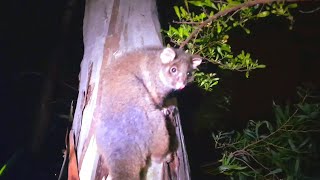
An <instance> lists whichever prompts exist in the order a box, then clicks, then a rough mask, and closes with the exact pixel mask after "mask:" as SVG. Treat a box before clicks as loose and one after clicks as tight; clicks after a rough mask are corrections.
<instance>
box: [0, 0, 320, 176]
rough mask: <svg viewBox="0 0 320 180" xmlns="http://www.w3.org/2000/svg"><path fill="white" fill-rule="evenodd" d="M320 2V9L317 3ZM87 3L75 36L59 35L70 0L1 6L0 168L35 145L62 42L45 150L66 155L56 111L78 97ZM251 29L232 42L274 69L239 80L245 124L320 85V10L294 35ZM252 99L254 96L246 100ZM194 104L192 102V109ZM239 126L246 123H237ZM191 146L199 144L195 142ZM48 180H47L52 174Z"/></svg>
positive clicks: (301, 20) (299, 19) (283, 27)
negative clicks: (299, 89)
mask: <svg viewBox="0 0 320 180" xmlns="http://www.w3.org/2000/svg"><path fill="white" fill-rule="evenodd" d="M316 5H317V7H319V6H320V4H319V3H317V4H316ZM83 6H84V2H83V1H81V3H80V5H79V6H78V8H77V9H76V13H74V20H73V21H72V26H71V28H70V30H69V32H71V33H69V34H68V36H67V37H63V38H61V37H62V36H61V34H62V33H61V29H62V28H61V25H62V22H61V19H62V15H63V12H64V10H65V7H66V5H65V1H64V0H55V1H50V0H46V1H36V0H33V1H32V0H29V1H25V0H10V1H6V2H1V3H0V17H1V19H0V24H1V25H0V62H1V64H0V73H1V75H0V99H1V103H0V117H1V125H0V137H1V141H0V147H1V148H2V150H1V153H0V166H1V165H2V164H4V163H5V162H6V161H7V160H8V158H9V157H10V156H12V154H13V152H15V151H16V150H17V149H18V148H20V147H23V146H24V145H26V144H28V143H29V141H30V138H31V134H32V129H33V127H32V125H33V124H32V122H33V121H34V119H35V117H36V112H37V108H38V107H39V102H40V95H41V92H42V85H43V80H44V79H45V77H46V74H47V71H48V66H49V63H48V62H49V61H50V59H52V57H54V53H55V52H56V49H57V47H59V46H60V44H59V43H61V42H68V43H66V44H65V45H64V47H65V52H66V58H64V60H63V61H60V62H59V65H58V68H57V71H58V73H57V79H56V80H57V82H56V87H55V88H56V91H55V94H54V97H55V100H54V101H53V102H52V104H53V107H54V113H53V117H54V119H55V121H58V122H55V123H53V125H52V126H50V128H49V133H48V141H50V143H51V146H50V145H48V144H46V145H47V146H48V147H47V148H52V147H53V146H52V144H59V145H56V147H55V148H54V149H49V150H48V151H50V150H51V151H50V152H52V153H54V158H57V157H62V153H61V149H62V148H63V142H64V140H63V138H64V135H65V134H64V130H65V129H64V127H66V125H65V122H62V120H61V119H59V118H58V115H57V114H67V113H68V110H69V104H70V102H71V100H76V96H77V93H78V92H77V91H76V90H75V89H77V83H78V72H79V70H80V62H81V59H82V52H83V49H82V48H83V47H82V32H81V28H82V18H83V17H82V16H83V14H82V13H83V8H84V7H83ZM314 8H315V6H313V7H311V6H310V5H305V6H303V9H304V10H312V9H314ZM161 14H162V13H161V12H160V17H163V15H161ZM250 26H251V27H252V34H251V35H250V36H247V35H245V34H244V33H243V32H241V33H239V32H237V33H234V34H233V36H232V37H231V40H230V41H231V43H232V44H234V50H235V51H239V50H241V49H245V50H247V51H249V52H252V54H254V55H255V57H256V58H257V59H259V60H261V62H262V63H265V64H267V65H268V67H270V68H269V69H266V70H260V71H259V72H257V73H253V74H252V76H251V77H252V78H250V79H249V80H248V79H245V78H243V77H244V76H243V75H239V74H235V75H233V78H232V79H233V80H234V83H233V90H234V92H235V95H234V101H235V103H234V105H233V108H234V110H235V112H234V113H235V117H239V121H241V120H244V119H248V118H255V117H259V115H261V114H262V115H265V114H268V113H270V112H269V107H270V102H271V99H272V98H274V97H278V99H279V100H280V101H282V100H283V101H285V100H286V98H290V97H291V95H293V94H294V93H295V87H296V86H297V85H299V84H300V83H301V82H303V81H308V82H314V83H315V84H316V85H318V88H319V85H320V78H319V77H320V76H319V75H320V74H319V69H318V67H319V66H320V60H319V55H318V54H319V52H320V12H319V11H318V12H316V13H314V14H297V16H296V23H295V25H294V30H293V31H289V30H288V24H286V23H283V21H277V20H276V21H274V20H266V21H261V22H260V23H254V24H251V25H250ZM69 42H71V43H69ZM70 86H71V87H73V88H75V89H73V88H70ZM186 94H187V93H186ZM249 95H251V96H253V98H250V99H248V98H245V97H246V96H249ZM192 102H193V101H192V100H190V101H189V104H191V103H192ZM243 102H246V106H247V107H250V108H251V109H250V108H247V109H249V110H248V111H244V110H243V109H241V108H238V107H239V106H240V107H241V106H242V107H243V106H244V105H243ZM257 104H259V105H257ZM187 106H188V105H186V107H187ZM252 112H255V113H252ZM186 116H188V115H186ZM190 116H192V115H190ZM186 121H187V122H188V121H192V120H190V119H187V120H186ZM235 124H241V123H240V122H235ZM60 127H63V128H62V129H61V128H60ZM192 127H193V122H190V123H189V125H188V124H186V127H185V129H186V131H187V132H190V134H191V135H189V136H190V137H191V136H192ZM52 137H56V139H53V138H52ZM186 138H188V135H186ZM191 139H192V138H191ZM195 141H197V139H195ZM188 143H189V144H191V146H192V145H194V144H193V143H192V142H188ZM196 145H197V146H198V147H199V148H198V149H199V150H195V151H193V153H200V154H201V153H202V152H201V149H202V148H203V149H208V147H206V146H205V145H201V144H199V143H198V144H196ZM3 147H4V149H3ZM189 156H190V154H189ZM191 156H193V155H191ZM201 158H203V159H205V157H199V160H198V161H201V160H202V159H201ZM61 160H62V158H61V159H60V161H56V160H48V159H47V162H50V163H57V165H56V167H57V168H58V167H60V164H59V163H61ZM198 161H197V162H195V164H197V163H198ZM29 162H30V161H29ZM44 164H46V163H44ZM42 166H43V162H42ZM42 168H47V169H50V166H49V165H45V166H44V167H42ZM40 169H41V168H40ZM56 172H57V170H56V169H55V170H53V173H56ZM25 173H28V171H26V172H25ZM44 177H46V178H47V179H49V178H48V177H47V176H44ZM50 178H52V177H51V176H50Z"/></svg>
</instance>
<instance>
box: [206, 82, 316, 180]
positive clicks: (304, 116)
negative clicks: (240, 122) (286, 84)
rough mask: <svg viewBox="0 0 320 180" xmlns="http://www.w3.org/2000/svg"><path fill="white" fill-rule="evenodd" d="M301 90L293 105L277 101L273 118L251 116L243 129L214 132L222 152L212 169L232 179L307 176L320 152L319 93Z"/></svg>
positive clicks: (217, 145) (301, 177)
mask: <svg viewBox="0 0 320 180" xmlns="http://www.w3.org/2000/svg"><path fill="white" fill-rule="evenodd" d="M298 94H299V95H300V98H301V102H299V103H298V104H295V105H294V106H289V105H287V106H285V107H280V106H278V105H274V113H275V120H274V121H257V122H255V121H252V120H251V121H249V123H248V126H247V128H246V129H244V130H243V132H234V131H232V132H218V133H216V134H213V139H214V141H215V146H216V148H219V149H222V150H223V155H222V158H221V159H220V160H219V164H220V165H219V166H218V167H217V168H215V167H214V168H213V169H212V171H211V172H212V173H216V174H217V173H222V174H225V175H227V176H230V177H231V179H247V178H248V177H250V178H255V179H304V178H306V174H307V169H309V168H310V169H312V167H311V166H312V165H314V164H315V163H317V161H314V160H315V159H316V158H317V153H319V148H318V147H317V141H316V137H317V136H319V134H320V103H319V102H320V101H319V100H320V95H319V94H314V93H311V92H310V91H308V90H304V89H302V88H300V89H299V91H298ZM272 122H274V123H272Z"/></svg>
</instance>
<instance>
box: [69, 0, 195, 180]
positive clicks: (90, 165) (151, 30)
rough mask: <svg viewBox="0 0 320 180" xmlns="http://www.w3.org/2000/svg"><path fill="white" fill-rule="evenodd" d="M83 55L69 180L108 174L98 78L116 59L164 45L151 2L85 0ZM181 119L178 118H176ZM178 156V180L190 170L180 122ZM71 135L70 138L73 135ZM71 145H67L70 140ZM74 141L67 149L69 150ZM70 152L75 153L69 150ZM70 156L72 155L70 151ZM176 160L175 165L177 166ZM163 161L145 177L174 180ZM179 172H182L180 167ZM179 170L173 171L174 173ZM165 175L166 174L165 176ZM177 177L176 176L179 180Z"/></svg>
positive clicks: (96, 177)
mask: <svg viewBox="0 0 320 180" xmlns="http://www.w3.org/2000/svg"><path fill="white" fill-rule="evenodd" d="M83 36H84V47H85V49H84V57H83V60H82V63H81V72H80V76H79V78H80V86H79V95H78V101H77V106H76V111H75V115H74V122H73V126H72V131H71V132H70V133H71V134H70V137H71V139H73V137H74V140H75V144H74V147H75V149H76V152H77V153H76V159H77V163H75V161H72V159H73V160H74V159H75V157H71V156H70V157H69V179H77V178H79V177H80V179H85V180H86V179H102V178H103V176H105V175H106V174H107V169H103V167H104V166H102V165H101V161H99V155H98V153H97V147H96V143H95V136H94V131H95V129H94V125H95V123H96V122H95V118H94V117H95V116H94V115H95V114H98V113H99V108H96V103H97V102H98V101H99V97H101V95H100V88H99V86H100V84H102V82H103V81H104V79H102V78H100V77H103V76H102V75H103V74H104V72H105V69H106V68H105V67H107V66H108V65H109V64H110V63H112V60H113V59H114V57H115V56H117V55H120V54H123V53H125V52H126V51H130V50H132V49H137V48H143V47H148V46H149V47H150V46H152V47H162V46H163V45H162V38H161V35H160V24H159V21H158V17H157V9H156V2H155V0H109V1H107V0H87V1H86V8H85V17H84V23H83ZM176 120H179V118H176ZM176 124H177V126H176V132H177V133H178V135H177V136H178V139H179V142H180V143H182V144H180V145H179V150H178V151H179V152H180V153H179V152H178V153H177V154H178V157H177V156H175V158H176V159H175V161H174V162H172V163H171V164H173V165H172V166H173V167H177V166H178V165H179V166H178V168H179V170H178V169H176V168H174V169H175V171H177V172H179V174H180V173H183V176H179V175H178V179H189V166H188V160H187V157H186V152H185V149H181V148H184V142H183V136H182V131H181V126H180V121H179V122H176ZM72 133H74V134H72ZM70 142H71V141H70ZM72 145H73V144H72V142H71V145H70V146H69V147H72ZM70 151H71V152H74V149H70ZM70 154H71V155H72V153H70ZM178 161H179V162H178ZM76 166H78V168H76V169H78V174H79V177H77V175H78V174H75V173H77V172H71V171H72V170H70V169H75V167H76ZM168 167H170V165H168V164H167V163H164V164H161V165H159V164H155V163H153V164H152V167H151V168H150V169H149V170H148V177H147V179H162V178H163V179H172V177H169V176H171V175H169V174H172V172H168V171H167V170H168ZM181 168H182V169H181ZM177 172H175V173H176V174H177ZM164 173H166V174H167V175H165V176H163V174H164ZM179 177H180V178H179Z"/></svg>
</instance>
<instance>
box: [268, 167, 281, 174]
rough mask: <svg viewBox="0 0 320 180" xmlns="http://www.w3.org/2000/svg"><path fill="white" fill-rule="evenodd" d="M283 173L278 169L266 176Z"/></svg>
mask: <svg viewBox="0 0 320 180" xmlns="http://www.w3.org/2000/svg"><path fill="white" fill-rule="evenodd" d="M281 172H282V169H281V168H277V169H275V170H273V171H271V172H270V173H268V174H267V175H266V176H270V175H275V174H278V173H281Z"/></svg>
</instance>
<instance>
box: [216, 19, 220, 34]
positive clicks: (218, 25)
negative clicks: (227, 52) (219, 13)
mask: <svg viewBox="0 0 320 180" xmlns="http://www.w3.org/2000/svg"><path fill="white" fill-rule="evenodd" d="M220 32H221V26H220V23H219V21H218V22H217V33H218V34H220Z"/></svg>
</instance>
